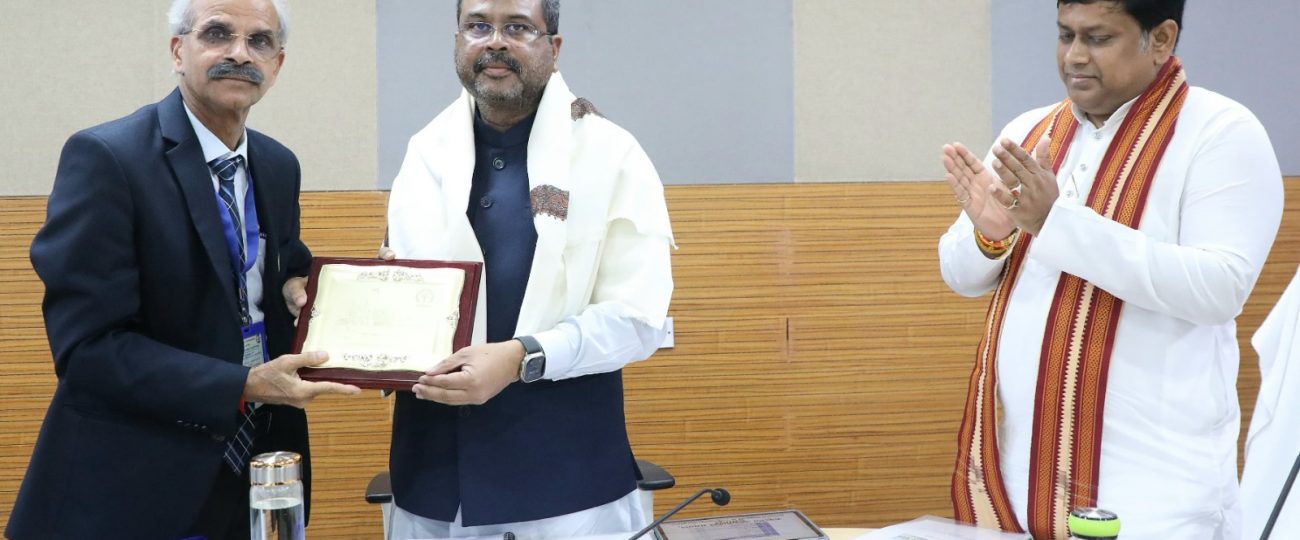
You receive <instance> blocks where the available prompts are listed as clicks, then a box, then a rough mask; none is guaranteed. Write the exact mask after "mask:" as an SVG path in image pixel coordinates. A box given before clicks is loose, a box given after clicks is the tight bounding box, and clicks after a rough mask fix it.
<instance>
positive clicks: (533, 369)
mask: <svg viewBox="0 0 1300 540" xmlns="http://www.w3.org/2000/svg"><path fill="white" fill-rule="evenodd" d="M545 373H546V357H545V356H542V355H540V354H539V355H536V356H530V357H529V358H525V359H524V366H523V369H521V370H520V372H519V380H521V381H523V382H526V383H530V382H533V381H536V380H539V379H541V378H542V375H543V374H545Z"/></svg>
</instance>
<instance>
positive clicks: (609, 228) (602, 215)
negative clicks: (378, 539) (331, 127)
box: [383, 0, 673, 539]
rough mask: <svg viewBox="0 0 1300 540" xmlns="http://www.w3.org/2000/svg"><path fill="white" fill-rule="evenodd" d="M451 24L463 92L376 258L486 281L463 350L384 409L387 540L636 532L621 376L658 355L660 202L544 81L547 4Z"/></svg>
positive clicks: (518, 1)
mask: <svg viewBox="0 0 1300 540" xmlns="http://www.w3.org/2000/svg"><path fill="white" fill-rule="evenodd" d="M457 19H458V23H459V27H458V32H457V34H456V71H457V74H458V75H459V77H460V79H461V82H462V83H463V85H464V87H465V92H464V93H463V94H462V95H461V97H460V99H458V100H456V102H454V103H452V105H451V106H450V107H448V108H447V109H446V110H444V111H443V112H442V113H441V114H439V115H438V116H437V117H436V118H434V120H433V121H432V122H431V123H430V124H429V125H428V126H426V127H425V128H424V129H423V130H421V131H420V132H419V133H417V134H416V135H415V136H414V137H412V138H411V141H410V145H409V147H408V149H407V155H406V159H405V161H404V163H403V164H402V168H401V171H400V172H399V173H398V175H397V178H396V179H395V180H394V182H393V190H392V194H391V196H390V199H389V214H388V226H389V232H388V246H389V248H390V249H386V250H384V253H383V255H384V256H386V257H392V256H396V257H401V258H409V259H442V260H469V261H482V262H483V263H484V274H485V275H484V278H483V280H482V282H481V286H480V288H479V302H478V306H479V309H478V313H477V314H476V317H475V328H474V337H473V341H472V344H471V345H470V346H469V347H466V348H464V349H461V350H460V351H457V352H456V353H455V354H453V355H452V356H451V357H449V358H447V359H446V360H444V361H443V362H441V363H440V364H438V365H437V366H435V367H434V368H433V369H431V370H430V371H429V372H428V373H426V374H425V376H423V377H421V378H420V381H419V383H418V384H416V385H415V386H414V387H413V388H412V391H411V392H399V393H398V397H397V403H396V406H395V412H394V420H393V441H392V449H391V455H390V469H391V471H392V484H393V494H394V502H395V508H394V511H393V518H392V521H393V522H392V523H391V524H390V532H392V533H393V536H394V537H395V538H426V537H438V538H456V537H473V536H486V535H498V536H499V535H501V534H503V533H505V532H513V533H515V534H517V535H519V536H520V537H523V538H530V539H533V538H564V537H573V536H581V535H591V534H604V533H616V532H622V531H629V530H636V529H638V528H640V527H642V526H644V525H645V523H644V521H645V518H644V515H645V509H643V508H642V507H641V504H640V499H639V497H638V496H637V493H636V491H635V490H636V475H637V472H636V467H635V461H634V459H633V457H632V452H631V447H630V445H629V443H628V440H627V432H626V428H625V426H624V417H623V389H622V378H621V369H622V368H623V366H625V365H627V364H628V363H630V362H634V361H638V360H642V359H645V358H647V357H649V356H650V355H651V354H652V353H653V352H654V351H655V349H656V348H657V347H658V345H659V344H660V343H661V342H662V341H663V338H664V331H663V326H664V319H665V317H666V315H667V310H668V302H669V298H670V296H671V293H672V275H671V265H670V263H669V251H670V249H671V248H672V246H673V237H672V229H671V227H670V225H669V221H668V211H667V208H666V206H665V204H664V197H663V186H662V185H661V184H660V181H659V177H658V174H657V173H656V172H655V169H654V166H653V165H652V164H651V163H650V160H649V158H648V157H647V156H646V154H645V152H644V151H642V149H641V147H640V145H638V144H637V142H636V140H635V139H634V138H633V137H632V136H631V135H630V134H628V133H627V132H626V131H624V130H623V129H621V128H619V127H618V126H616V125H614V124H613V123H611V122H610V121H608V120H606V119H605V118H603V117H602V116H601V115H600V113H598V112H597V111H596V109H595V107H594V106H593V105H592V104H591V103H590V102H589V101H587V100H585V99H579V98H577V97H575V96H574V95H573V94H572V93H571V92H570V91H569V89H568V86H567V85H566V84H565V82H564V79H563V78H562V77H561V76H560V74H559V72H558V71H557V70H556V67H555V63H556V60H557V58H558V57H559V52H560V46H561V43H562V39H561V37H560V36H559V35H557V34H556V31H557V27H558V24H559V2H558V0H464V1H463V2H461V3H460V5H459V6H458V8H457ZM538 358H540V359H541V361H539V360H538ZM543 362H544V363H543Z"/></svg>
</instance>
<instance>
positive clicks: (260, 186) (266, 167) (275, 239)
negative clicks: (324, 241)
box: [248, 130, 288, 301]
mask: <svg viewBox="0 0 1300 540" xmlns="http://www.w3.org/2000/svg"><path fill="white" fill-rule="evenodd" d="M248 167H249V171H250V174H249V182H250V183H251V184H252V189H253V198H254V199H255V201H254V202H255V203H256V204H257V222H258V223H257V226H258V228H260V229H261V232H262V236H264V238H262V239H261V250H262V252H263V254H264V257H265V258H264V263H263V264H265V266H264V267H263V268H262V280H263V282H264V283H265V284H266V286H264V287H263V289H262V291H263V292H262V297H263V301H265V298H266V294H267V293H266V291H271V290H273V289H271V288H268V287H269V285H270V284H271V283H272V281H273V279H272V278H274V277H275V276H276V275H279V273H280V270H281V269H280V254H279V253H278V252H277V251H276V250H275V249H274V246H278V245H279V234H278V233H279V231H278V230H277V229H276V227H274V226H273V225H274V220H273V219H271V218H272V216H273V215H274V214H273V212H275V211H276V209H282V208H288V206H287V205H286V204H284V203H281V202H280V201H278V200H276V198H275V195H276V193H275V191H276V190H275V186H274V185H273V184H272V183H273V182H275V180H276V179H277V178H278V177H277V176H276V174H275V173H276V171H275V170H274V168H273V167H272V166H271V163H270V155H269V154H268V153H265V152H263V148H262V144H261V141H260V140H259V139H258V138H257V137H255V136H254V135H253V132H252V131H251V130H250V131H249V132H248Z"/></svg>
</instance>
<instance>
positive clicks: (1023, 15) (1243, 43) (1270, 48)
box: [992, 0, 1300, 175]
mask: <svg viewBox="0 0 1300 540" xmlns="http://www.w3.org/2000/svg"><path fill="white" fill-rule="evenodd" d="M1183 27H1184V32H1183V37H1182V41H1181V42H1180V44H1179V46H1178V56H1179V57H1180V58H1181V59H1182V61H1183V65H1184V67H1185V68H1186V70H1187V78H1188V81H1189V82H1190V83H1191V84H1192V85H1193V86H1200V87H1204V88H1208V89H1210V90H1213V91H1215V92H1219V93H1221V94H1223V95H1226V96H1228V97H1230V98H1232V99H1234V100H1236V101H1238V102H1240V103H1242V104H1243V105H1245V106H1246V107H1248V108H1250V110H1251V111H1252V112H1254V113H1255V116H1258V117H1259V119H1260V121H1261V122H1263V124H1264V127H1265V128H1266V129H1267V130H1268V134H1269V137H1270V138H1271V139H1272V140H1273V149H1274V151H1275V152H1277V157H1278V161H1279V162H1280V163H1281V165H1282V173H1283V174H1286V175H1297V174H1300V107H1297V106H1296V99H1295V96H1296V95H1297V90H1296V89H1297V88H1300V47H1297V45H1296V44H1295V34H1296V32H1297V29H1300V2H1296V1H1295V0H1254V1H1230V2H1225V1H1216V0H1189V1H1188V2H1187V12H1186V13H1185V14H1184V15H1183ZM1056 35H1057V32H1056V3H1055V2H1046V1H1044V0H996V1H995V2H993V36H992V38H993V73H994V77H993V126H992V129H993V133H994V134H995V135H996V133H997V132H998V131H1000V130H1001V129H1002V126H1003V125H1004V124H1006V123H1007V122H1009V121H1010V120H1011V119H1012V118H1015V117H1016V115H1018V114H1020V113H1022V112H1024V111H1027V110H1029V109H1031V108H1033V107H1037V106H1041V105H1047V104H1050V103H1054V102H1057V101H1060V100H1061V99H1062V98H1063V97H1064V96H1065V90H1064V88H1063V87H1062V85H1061V80H1060V78H1059V77H1058V76H1057V69H1056Z"/></svg>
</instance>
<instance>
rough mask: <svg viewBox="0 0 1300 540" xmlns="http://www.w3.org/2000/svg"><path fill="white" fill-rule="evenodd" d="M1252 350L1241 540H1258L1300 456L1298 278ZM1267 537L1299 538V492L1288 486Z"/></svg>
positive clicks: (1242, 487)
mask: <svg viewBox="0 0 1300 540" xmlns="http://www.w3.org/2000/svg"><path fill="white" fill-rule="evenodd" d="M1251 345H1253V346H1254V347H1255V352H1257V353H1259V374H1260V385H1259V398H1258V399H1257V400H1256V402H1255V412H1254V414H1253V415H1252V416H1251V420H1250V433H1249V435H1247V436H1246V468H1245V469H1244V470H1243V471H1242V473H1241V503H1242V508H1243V509H1244V510H1245V527H1243V531H1244V534H1243V535H1242V538H1249V539H1251V540H1254V539H1256V538H1260V534H1262V533H1263V530H1264V528H1265V526H1266V525H1267V524H1268V519H1269V517H1270V516H1271V515H1272V513H1273V509H1274V507H1275V506H1276V505H1277V501H1278V498H1279V497H1281V495H1282V487H1283V484H1284V483H1285V482H1286V479H1287V476H1288V475H1290V473H1291V468H1292V467H1294V466H1295V460H1296V455H1297V454H1300V273H1297V274H1296V277H1295V278H1292V279H1291V284H1290V285H1288V286H1287V288H1286V291H1285V292H1283V293H1282V297H1281V298H1280V299H1278V301H1277V305H1276V306H1274V307H1273V311H1271V312H1269V314H1268V318H1267V319H1264V324H1263V325H1260V327H1259V330H1258V331H1256V332H1255V336H1254V337H1253V338H1251ZM1270 538H1279V539H1280V538H1300V488H1297V486H1294V485H1293V486H1292V488H1291V491H1290V493H1289V494H1288V497H1287V499H1286V503H1285V504H1283V506H1282V509H1281V512H1280V513H1279V514H1278V518H1277V521H1276V522H1275V523H1274V524H1273V529H1272V531H1271V533H1270Z"/></svg>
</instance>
